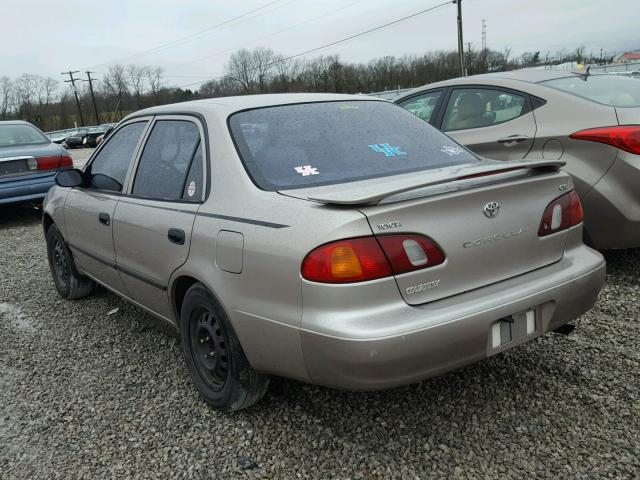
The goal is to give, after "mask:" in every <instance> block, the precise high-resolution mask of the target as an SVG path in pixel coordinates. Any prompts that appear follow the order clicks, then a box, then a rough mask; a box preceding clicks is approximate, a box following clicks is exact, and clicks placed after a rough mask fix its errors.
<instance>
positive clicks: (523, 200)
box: [43, 94, 605, 410]
mask: <svg viewBox="0 0 640 480" xmlns="http://www.w3.org/2000/svg"><path fill="white" fill-rule="evenodd" d="M214 152H215V153H214ZM561 165H562V161H559V160H538V161H523V160H520V159H518V160H513V161H508V162H500V161H494V160H485V159H482V158H480V157H477V156H475V155H474V154H472V153H471V152H469V151H468V150H466V149H465V148H463V147H461V146H460V145H459V144H457V143H456V142H455V141H453V140H451V139H450V138H448V137H447V136H445V135H444V134H442V133H440V132H438V131H437V130H436V129H434V128H432V127H431V126H429V125H428V124H427V123H425V122H422V121H421V120H419V119H418V118H416V117H415V116H414V115H411V114H409V113H408V112H406V111H404V110H402V109H400V108H397V107H396V106H394V105H392V104H391V103H389V102H387V101H384V100H379V99H372V98H367V97H363V96H352V95H323V94H297V95H295V94H294V95H253V96H245V97H236V98H234V97H231V98H225V99H224V102H218V101H208V100H200V101H195V102H189V103H182V104H176V105H166V106H161V107H154V108H150V109H146V110H143V111H140V112H138V113H135V114H132V115H129V116H128V117H127V118H126V119H125V120H123V121H122V122H121V123H120V124H118V126H117V127H116V129H115V130H114V132H113V133H112V134H111V135H110V136H109V138H108V139H107V140H106V141H105V142H104V143H103V144H102V145H101V146H100V147H99V148H98V150H96V152H95V153H94V155H93V157H92V158H91V160H90V161H89V163H88V164H87V166H86V167H85V168H84V170H83V171H80V170H71V171H68V172H64V173H61V174H59V175H58V177H57V184H58V186H56V187H54V188H53V189H52V190H51V192H50V193H49V196H48V198H47V202H46V205H45V209H44V210H45V211H44V216H43V223H44V231H45V233H46V239H47V249H48V250H47V251H48V255H49V263H50V266H51V273H52V276H53V282H54V284H55V286H56V288H57V290H58V292H59V294H60V295H61V296H62V297H64V298H80V297H84V296H86V295H88V294H89V293H90V292H91V291H92V287H93V285H94V282H96V283H99V284H102V285H104V286H106V287H107V288H108V289H110V290H111V291H113V292H115V293H117V294H118V295H120V296H122V297H123V298H125V299H127V300H129V301H131V302H132V303H134V304H136V305H138V306H140V307H142V308H144V309H145V310H146V311H148V312H150V313H152V314H154V315H156V316H157V317H159V318H161V319H163V320H165V321H166V322H168V323H169V324H172V325H174V326H175V327H176V328H178V329H179V331H180V332H181V337H182V346H183V349H184V353H185V360H186V363H187V366H188V368H189V371H190V372H191V377H192V379H193V382H194V384H195V385H196V387H197V388H198V390H199V391H200V393H201V394H202V396H203V398H204V399H205V400H206V401H207V402H208V403H210V404H211V405H213V406H214V407H217V408H219V409H222V410H237V409H241V408H244V407H248V406H249V405H251V404H253V403H255V402H257V401H258V400H259V399H260V398H261V397H262V395H263V394H264V393H265V391H266V389H267V385H268V383H269V376H270V375H279V376H284V377H289V378H295V379H299V380H304V381H307V382H313V383H316V384H321V385H326V386H329V387H335V388H341V389H348V390H376V389H383V388H390V387H395V386H398V385H404V384H408V383H412V382H417V381H420V380H422V379H424V378H427V377H431V376H433V375H437V374H440V373H443V372H446V371H448V370H451V369H454V368H458V367H461V366H463V365H466V364H468V363H471V362H474V361H477V360H480V359H482V358H485V357H488V356H491V355H494V354H497V353H500V352H502V351H504V350H507V349H509V348H511V347H514V346H516V345H519V344H521V343H524V342H526V341H528V340H531V339H533V338H536V337H538V336H540V335H543V334H544V333H545V332H548V331H551V330H555V329H558V328H559V327H561V326H563V325H565V324H566V323H567V322H569V321H570V320H572V319H574V318H575V317H577V316H578V315H580V314H581V313H583V312H584V311H586V310H588V309H589V308H590V307H591V306H592V305H593V303H594V302H595V300H596V297H597V295H598V292H599V290H600V288H601V286H602V283H603V280H604V272H605V267H604V261H603V258H602V256H601V255H600V254H599V253H598V252H596V251H595V250H592V249H590V248H588V247H586V246H585V245H584V244H583V242H582V210H581V207H580V201H579V199H578V196H577V195H576V193H575V191H574V189H573V183H572V180H571V177H570V176H569V175H567V174H566V173H564V172H562V171H560V170H559V167H560V166H561Z"/></svg>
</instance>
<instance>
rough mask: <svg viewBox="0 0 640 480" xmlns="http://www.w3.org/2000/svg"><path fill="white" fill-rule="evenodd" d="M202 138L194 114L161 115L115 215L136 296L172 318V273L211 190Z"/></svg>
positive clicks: (121, 260)
mask: <svg viewBox="0 0 640 480" xmlns="http://www.w3.org/2000/svg"><path fill="white" fill-rule="evenodd" d="M203 139H204V130H203V128H202V125H201V124H200V122H199V121H198V120H197V119H196V118H194V117H189V116H160V117H156V120H155V121H154V123H153V125H152V126H151V128H150V131H149V134H148V136H147V139H146V141H145V144H144V147H143V148H142V153H141V155H140V157H139V160H138V162H137V165H136V167H135V175H132V181H131V182H130V185H129V186H128V190H129V194H128V195H126V196H123V197H122V198H121V199H120V201H119V202H118V205H117V206H116V211H115V215H114V223H113V238H114V242H115V249H116V263H117V266H118V270H119V271H120V273H121V276H122V279H123V282H124V284H125V286H126V288H127V290H128V291H129V292H130V294H131V298H132V299H133V300H135V301H136V302H138V303H139V304H141V305H142V306H144V307H146V308H147V309H149V310H151V311H152V312H154V313H155V314H157V315H160V316H162V317H164V318H166V319H169V320H170V319H171V318H172V315H171V307H170V302H169V295H168V293H167V285H168V283H169V278H170V277H171V274H172V273H173V272H174V271H175V270H176V269H177V268H178V267H180V266H181V265H182V264H184V263H185V262H186V260H187V256H188V255H189V246H190V244H191V231H192V229H193V223H194V220H195V216H196V212H197V211H198V208H199V207H200V204H201V203H202V201H203V200H204V196H205V191H206V190H205V188H206V184H205V178H206V177H205V175H204V168H205V166H204V163H205V162H204V160H203V155H204V152H203V150H204V146H203V144H202V141H203Z"/></svg>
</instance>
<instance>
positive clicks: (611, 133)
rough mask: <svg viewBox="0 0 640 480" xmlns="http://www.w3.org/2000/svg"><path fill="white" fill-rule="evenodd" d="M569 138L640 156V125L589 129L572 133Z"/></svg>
mask: <svg viewBox="0 0 640 480" xmlns="http://www.w3.org/2000/svg"><path fill="white" fill-rule="evenodd" d="M569 138H573V139H574V140H589V141H591V142H599V143H606V144H607V145H611V146H613V147H616V148H619V149H620V150H624V151H625V152H630V153H635V154H636V155H640V125H621V126H614V127H602V128H589V129H587V130H580V131H579V132H576V133H573V134H571V135H569Z"/></svg>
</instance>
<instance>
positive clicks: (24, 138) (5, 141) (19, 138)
mask: <svg viewBox="0 0 640 480" xmlns="http://www.w3.org/2000/svg"><path fill="white" fill-rule="evenodd" d="M41 143H50V141H49V139H48V138H47V137H45V136H44V135H43V134H42V133H40V132H39V131H38V130H37V129H36V128H34V127H33V126H31V125H24V124H8V125H7V124H5V125H0V147H11V146H19V145H38V144H41Z"/></svg>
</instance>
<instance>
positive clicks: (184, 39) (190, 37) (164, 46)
mask: <svg viewBox="0 0 640 480" xmlns="http://www.w3.org/2000/svg"><path fill="white" fill-rule="evenodd" d="M281 1H282V0H272V1H270V2H267V3H265V4H263V5H261V6H260V7H258V8H254V9H253V10H250V11H248V12H245V13H243V14H240V15H237V16H235V17H233V18H230V19H228V20H225V21H223V22H220V23H218V24H216V25H213V26H211V27H208V28H205V29H204V30H200V31H199V32H196V33H192V34H190V35H187V36H184V37H181V38H177V39H175V40H172V41H171V42H167V43H164V44H162V45H158V46H156V47H153V48H150V49H148V50H143V51H142V52H138V53H134V54H132V55H129V56H126V57H122V58H119V59H117V60H111V61H109V62H104V63H100V64H97V65H93V66H92V68H97V67H102V66H104V65H109V64H111V63H120V62H124V61H127V60H130V59H132V58H136V57H139V56H141V55H150V54H152V53H156V52H159V51H161V50H166V49H167V48H174V47H177V46H179V45H183V44H185V43H188V42H191V41H193V40H195V39H196V38H198V37H201V36H204V35H207V34H209V33H211V32H213V31H215V30H217V29H219V28H221V27H224V26H227V25H229V24H230V23H232V22H235V21H236V20H240V19H242V18H244V17H247V16H249V15H251V14H253V13H256V12H258V11H260V10H264V9H265V8H268V7H270V6H272V5H275V4H276V3H280V2H281ZM292 1H294V0H290V1H288V2H286V3H285V5H287V4H289V3H291V2H292ZM285 5H281V7H283V6H285ZM278 8H280V7H278ZM274 10H275V9H274ZM271 11H273V10H271ZM267 13H268V12H267ZM257 16H259V15H257ZM252 18H256V17H252Z"/></svg>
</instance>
